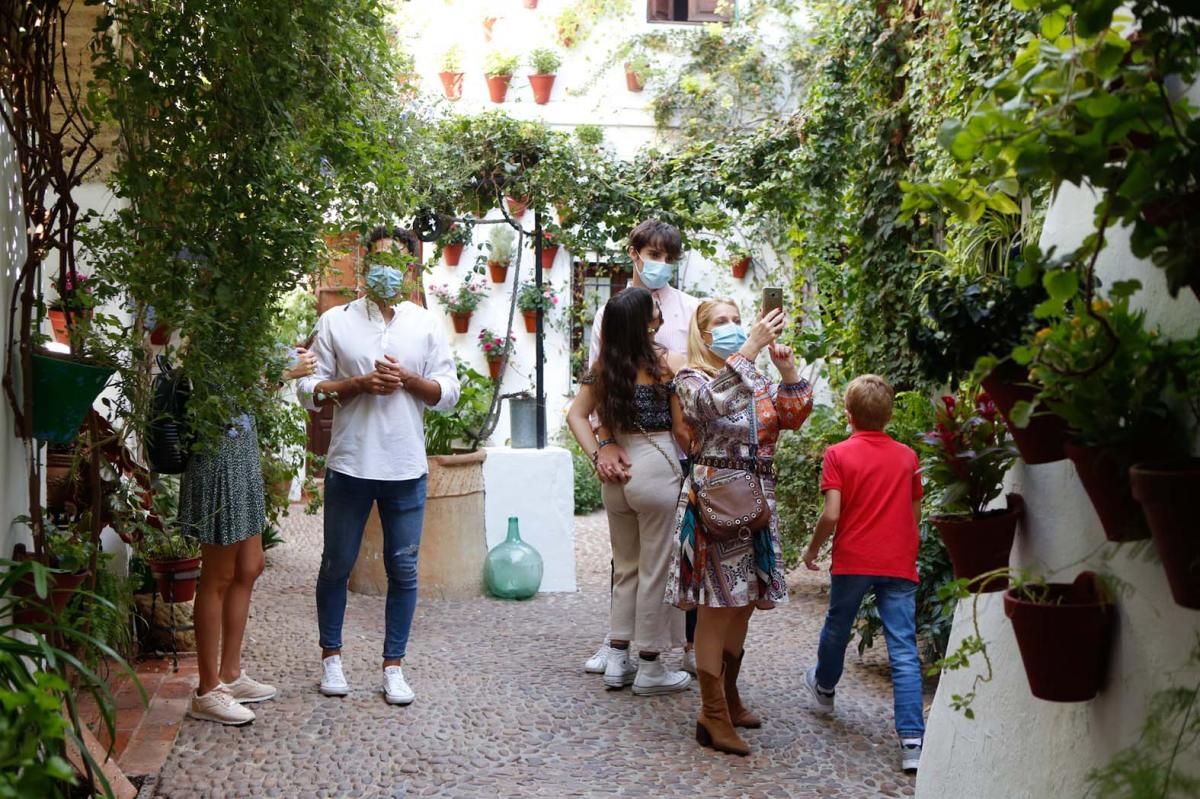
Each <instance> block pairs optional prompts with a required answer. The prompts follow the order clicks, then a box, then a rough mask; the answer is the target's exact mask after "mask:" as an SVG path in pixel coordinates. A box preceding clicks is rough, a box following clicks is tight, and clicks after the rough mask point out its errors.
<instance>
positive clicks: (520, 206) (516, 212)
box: [504, 197, 529, 219]
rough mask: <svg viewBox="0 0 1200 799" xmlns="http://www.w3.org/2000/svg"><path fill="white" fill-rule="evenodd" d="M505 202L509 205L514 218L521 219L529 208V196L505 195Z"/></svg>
mask: <svg viewBox="0 0 1200 799" xmlns="http://www.w3.org/2000/svg"><path fill="white" fill-rule="evenodd" d="M504 204H505V205H507V206H508V212H509V213H510V214H512V217H513V219H520V218H521V217H523V216H525V211H527V210H528V209H529V198H528V197H520V198H517V197H505V198H504Z"/></svg>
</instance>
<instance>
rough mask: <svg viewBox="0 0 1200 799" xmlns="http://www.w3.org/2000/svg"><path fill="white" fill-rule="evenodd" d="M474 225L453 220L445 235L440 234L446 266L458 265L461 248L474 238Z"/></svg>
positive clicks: (460, 258)
mask: <svg viewBox="0 0 1200 799" xmlns="http://www.w3.org/2000/svg"><path fill="white" fill-rule="evenodd" d="M474 234H475V225H474V224H473V223H471V222H455V223H453V224H452V225H450V229H449V230H448V231H446V235H445V236H442V257H443V258H445V259H446V266H458V263H459V261H461V260H462V252H463V248H464V247H466V246H467V245H468V244H470V243H471V240H472V239H473V238H474Z"/></svg>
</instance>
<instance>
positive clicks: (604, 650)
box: [583, 643, 612, 674]
mask: <svg viewBox="0 0 1200 799" xmlns="http://www.w3.org/2000/svg"><path fill="white" fill-rule="evenodd" d="M611 649H612V647H610V646H609V645H608V644H607V643H603V644H601V645H600V648H599V649H597V650H596V654H594V655H592V656H591V657H590V658H588V659H587V660H586V661H584V663H583V670H584V672H585V673H587V674H603V673H604V667H605V666H607V665H608V653H609V650H611Z"/></svg>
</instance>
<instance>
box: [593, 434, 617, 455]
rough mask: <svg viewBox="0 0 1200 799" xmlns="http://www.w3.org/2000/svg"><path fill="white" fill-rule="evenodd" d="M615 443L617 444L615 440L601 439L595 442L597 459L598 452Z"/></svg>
mask: <svg viewBox="0 0 1200 799" xmlns="http://www.w3.org/2000/svg"><path fill="white" fill-rule="evenodd" d="M615 443H617V440H616V439H615V438H602V439H600V440H599V441H597V442H596V456H597V457H599V455H600V450H602V449H604V448H605V447H607V446H608V445H609V444H615Z"/></svg>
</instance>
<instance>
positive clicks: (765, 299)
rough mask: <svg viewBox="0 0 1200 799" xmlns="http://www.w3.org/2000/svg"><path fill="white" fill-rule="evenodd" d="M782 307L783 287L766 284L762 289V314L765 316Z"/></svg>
mask: <svg viewBox="0 0 1200 799" xmlns="http://www.w3.org/2000/svg"><path fill="white" fill-rule="evenodd" d="M782 307H783V289H782V288H780V287H779V286H767V287H765V288H764V289H763V290H762V314H763V316H766V315H767V314H769V313H770V312H771V311H773V310H774V309H776V308H782Z"/></svg>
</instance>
